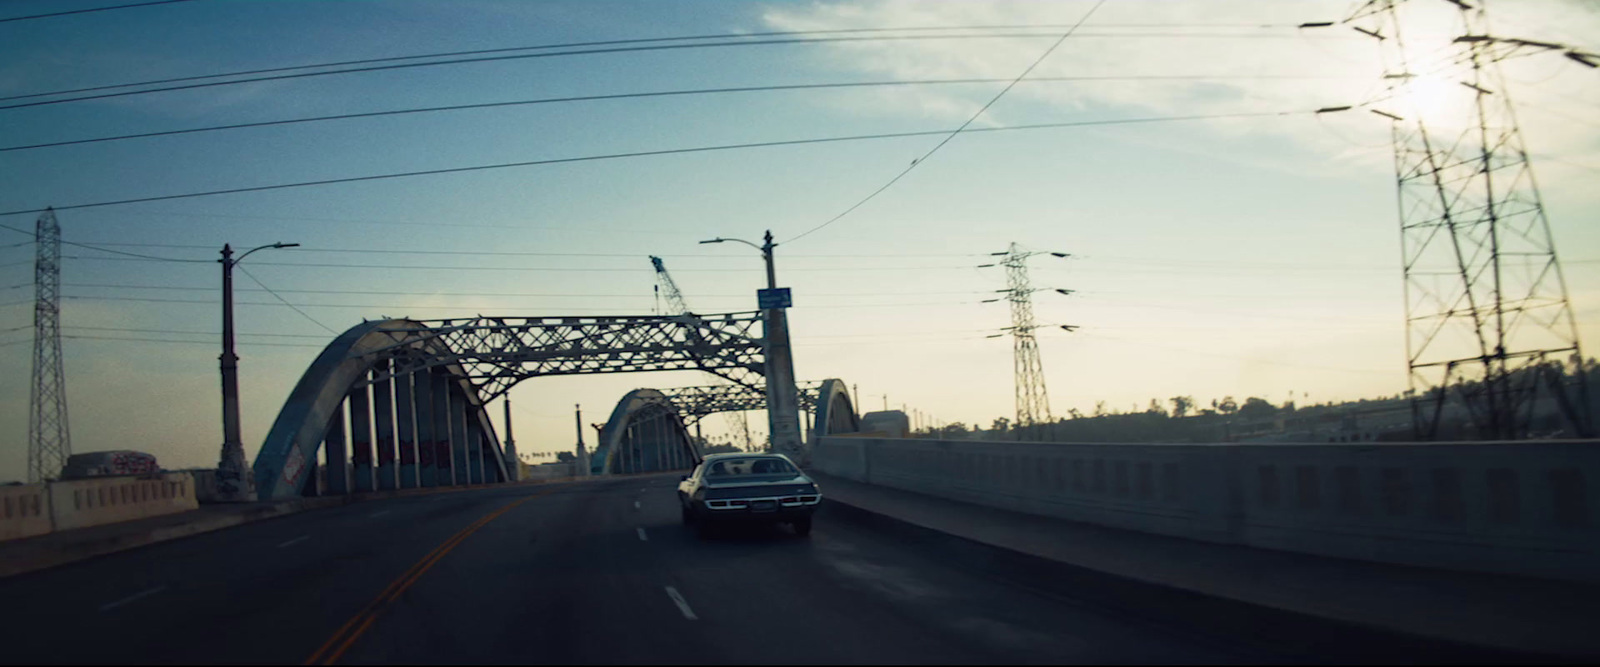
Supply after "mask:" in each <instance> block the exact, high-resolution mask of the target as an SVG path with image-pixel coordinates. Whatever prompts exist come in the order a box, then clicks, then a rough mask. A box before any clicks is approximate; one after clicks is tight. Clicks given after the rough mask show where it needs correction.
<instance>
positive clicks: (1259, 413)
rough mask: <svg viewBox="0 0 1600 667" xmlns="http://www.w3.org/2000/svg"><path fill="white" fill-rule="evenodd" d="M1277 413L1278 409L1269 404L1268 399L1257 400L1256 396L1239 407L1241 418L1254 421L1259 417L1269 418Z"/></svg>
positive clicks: (1245, 400)
mask: <svg viewBox="0 0 1600 667" xmlns="http://www.w3.org/2000/svg"><path fill="white" fill-rule="evenodd" d="M1277 412H1278V408H1277V407H1276V406H1274V405H1272V404H1271V403H1268V402H1267V399H1264V398H1257V397H1255V396H1251V397H1250V398H1247V399H1244V405H1242V406H1240V407H1239V416H1240V417H1249V418H1252V419H1254V418H1257V417H1268V416H1271V415H1273V414H1275V413H1277Z"/></svg>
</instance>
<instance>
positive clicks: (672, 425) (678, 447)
mask: <svg viewBox="0 0 1600 667" xmlns="http://www.w3.org/2000/svg"><path fill="white" fill-rule="evenodd" d="M699 461H700V452H698V451H697V450H696V449H695V447H694V443H693V440H692V439H690V437H689V430H688V428H686V427H685V426H684V423H683V418H682V416H681V415H679V414H678V410H677V408H676V406H674V405H673V403H672V400H671V399H670V398H668V397H667V396H666V395H664V394H662V393H661V392H660V391H658V390H655V389H635V390H633V391H630V392H628V393H627V394H626V395H624V396H623V397H622V400H620V401H617V406H616V407H615V408H613V409H612V410H611V417H610V419H607V420H606V424H605V426H603V427H601V429H600V438H599V442H598V443H596V445H595V451H594V454H593V455H592V456H591V457H590V464H589V472H590V474H592V475H609V474H619V473H632V472H658V471H664V470H683V469H689V468H693V467H694V466H695V465H696V464H698V463H699Z"/></svg>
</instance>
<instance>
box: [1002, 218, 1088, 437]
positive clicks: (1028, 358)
mask: <svg viewBox="0 0 1600 667" xmlns="http://www.w3.org/2000/svg"><path fill="white" fill-rule="evenodd" d="M990 254H991V255H994V256H997V257H1003V259H1001V260H1000V261H999V265H1000V266H1004V267H1005V268H1006V289H1003V290H999V292H1000V293H1002V294H1004V295H1005V296H1004V297H1003V298H1004V299H1005V300H1006V301H1007V302H1008V303H1010V305H1011V326H1010V327H1007V328H1005V329H1002V330H1001V333H998V334H994V335H991V336H989V338H999V337H1000V336H1003V335H1005V332H1010V334H1011V341H1012V344H1011V350H1012V355H1011V356H1012V362H1011V363H1012V370H1013V374H1014V376H1015V381H1014V382H1015V389H1016V410H1017V421H1016V427H1017V428H1018V429H1019V430H1018V432H1017V433H1018V435H1019V436H1020V435H1021V433H1022V431H1021V430H1020V429H1021V428H1023V427H1029V426H1034V425H1037V424H1048V423H1050V422H1052V421H1054V420H1053V418H1052V417H1051V416H1050V397H1049V395H1048V394H1047V393H1046V391H1045V386H1044V366H1043V364H1042V362H1040V361H1039V342H1038V341H1037V340H1035V338H1034V336H1033V332H1034V330H1035V329H1038V328H1039V325H1037V324H1035V323H1034V320H1033V293H1034V292H1035V291H1037V290H1035V289H1034V288H1033V286H1032V284H1031V283H1030V281H1029V280H1028V264H1027V260H1028V258H1029V257H1032V256H1034V255H1039V254H1049V255H1052V256H1054V257H1058V258H1063V259H1064V258H1066V257H1069V256H1070V255H1068V254H1067V253H1063V252H1051V253H1043V252H1038V251H1024V250H1022V248H1021V247H1020V246H1018V245H1017V244H1016V243H1014V242H1013V243H1012V244H1011V247H1010V248H1008V249H1007V250H1006V251H1005V252H996V253H990ZM991 266H995V264H983V265H981V266H980V268H982V267H991ZM1055 291H1056V292H1058V293H1061V294H1064V295H1065V294H1071V293H1072V290H1062V289H1058V290H1055ZM999 300H1000V298H994V299H986V300H985V303H992V302H995V301H999ZM1062 328H1063V329H1066V330H1067V331H1072V330H1073V329H1075V328H1076V327H1071V326H1062Z"/></svg>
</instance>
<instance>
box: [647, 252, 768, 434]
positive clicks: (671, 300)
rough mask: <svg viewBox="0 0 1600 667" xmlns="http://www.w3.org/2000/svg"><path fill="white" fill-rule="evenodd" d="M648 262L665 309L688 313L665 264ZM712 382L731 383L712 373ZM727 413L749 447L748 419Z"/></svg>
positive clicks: (653, 259) (734, 412)
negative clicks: (654, 270) (664, 301)
mask: <svg viewBox="0 0 1600 667" xmlns="http://www.w3.org/2000/svg"><path fill="white" fill-rule="evenodd" d="M650 264H651V265H653V266H655V268H656V292H657V293H658V294H662V295H664V296H666V299H667V310H668V311H669V312H671V314H673V315H688V314H690V312H689V304H688V303H687V302H685V301H684V300H683V292H681V291H679V290H678V283H676V282H673V280H672V274H670V273H667V265H666V264H664V263H662V262H661V258H660V257H656V256H655V255H651V256H650ZM712 378H713V379H712V384H714V385H723V384H733V383H732V382H730V381H728V379H727V378H724V377H722V376H720V375H715V374H713V375H712ZM723 414H724V415H727V419H728V428H730V429H732V431H733V433H734V434H736V435H737V436H738V437H742V438H744V448H745V449H746V450H749V449H750V420H749V419H747V418H746V417H745V414H744V412H743V411H740V410H731V411H728V412H725V413H723Z"/></svg>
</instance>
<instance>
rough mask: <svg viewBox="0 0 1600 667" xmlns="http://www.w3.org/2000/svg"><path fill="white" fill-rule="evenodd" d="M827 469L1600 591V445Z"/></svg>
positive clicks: (1019, 503)
mask: <svg viewBox="0 0 1600 667" xmlns="http://www.w3.org/2000/svg"><path fill="white" fill-rule="evenodd" d="M812 467H814V468H815V469H817V470H819V471H821V472H824V473H828V474H832V475H837V476H840V477H844V478H846V479H851V480H855V481H860V482H866V483H869V484H880V485H883V486H888V487H893V488H898V489H903V490H907V491H915V492H919V493H925V494H928V495H934V496H940V497H945V498H951V499H954V500H961V501H965V502H971V503H975V504H980V505H988V506H992V507H999V508H1003V509H1010V510H1015V511H1021V512H1027V513H1031V514H1039V515H1045V516H1054V517H1059V518H1063V519H1068V520H1072V521H1081V522H1085V523H1094V524H1099V525H1106V526H1112V527H1117V528H1123V529H1128V530H1137V531H1143V532H1150V533H1159V534H1163V535H1173V536H1178V537H1186V538H1191V539H1200V540H1208V541H1212V542H1220V543H1227V544H1241V545H1246V546H1251V547H1258V548H1265V549H1278V550H1284V551H1296V552H1302V553H1310V554H1317V555H1322V556H1333V557H1339V558H1354V559H1362V560H1372V561H1380V562H1389V563H1400V564H1407V565H1417V566H1422V567H1433V568H1443V569H1456V570H1468V571H1482V572H1498V573H1505V574H1517V575H1526V576H1538V577H1547V578H1554V579H1565V580H1573V581H1586V582H1600V565H1597V563H1600V529H1597V526H1596V520H1597V519H1600V489H1596V488H1595V486H1596V484H1597V483H1600V441H1539V442H1483V443H1384V444H1358V443H1352V444H1326V445H1324V444H1228V445H1163V444H1054V443H1022V442H980V441H941V440H903V439H885V438H836V437H825V438H822V440H821V442H820V444H819V446H818V447H817V449H816V452H815V453H814V456H813V464H812Z"/></svg>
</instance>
